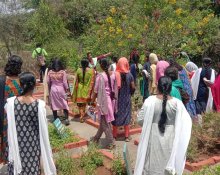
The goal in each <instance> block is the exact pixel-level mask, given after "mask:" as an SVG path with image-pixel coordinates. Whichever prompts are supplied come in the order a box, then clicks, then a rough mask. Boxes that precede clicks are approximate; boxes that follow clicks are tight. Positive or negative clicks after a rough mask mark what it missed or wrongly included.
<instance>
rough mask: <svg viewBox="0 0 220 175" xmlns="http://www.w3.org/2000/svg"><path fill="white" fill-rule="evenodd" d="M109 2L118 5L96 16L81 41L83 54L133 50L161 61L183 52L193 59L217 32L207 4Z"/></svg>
mask: <svg viewBox="0 0 220 175" xmlns="http://www.w3.org/2000/svg"><path fill="white" fill-rule="evenodd" d="M108 2H109V3H110V2H111V3H112V4H114V3H116V2H117V3H118V5H117V6H116V5H109V6H108V8H106V9H105V11H104V12H103V13H102V15H100V16H98V19H99V20H98V23H97V22H96V23H93V24H92V25H91V27H89V28H88V30H87V32H86V33H85V34H83V35H82V36H81V37H80V42H82V43H83V46H84V49H83V50H84V53H85V52H86V51H88V50H90V51H93V52H94V54H101V53H104V52H109V51H111V52H113V53H116V54H117V55H119V56H122V55H125V56H126V55H128V54H129V53H130V51H131V48H132V47H136V48H138V49H139V50H141V51H143V50H145V49H148V50H151V51H153V52H155V53H157V54H160V55H161V56H164V57H169V56H171V55H172V53H173V52H174V51H175V50H183V51H186V52H187V53H188V54H190V55H191V57H192V56H196V55H201V54H202V53H203V52H204V50H206V49H207V48H208V47H209V46H210V45H211V43H212V40H213V38H214V37H215V36H216V35H217V33H218V31H219V24H220V20H219V19H218V17H217V16H215V15H214V11H213V10H212V6H211V5H212V4H210V0H204V1H202V2H201V1H200V0H194V1H191V0H184V1H181V0H157V1H155V0H131V1H123V3H120V1H119V0H118V1H117V0H115V1H108ZM113 2H114V3H113ZM111 3H110V4H111ZM117 3H116V4H117ZM99 13H100V12H99ZM103 14H104V15H103Z"/></svg>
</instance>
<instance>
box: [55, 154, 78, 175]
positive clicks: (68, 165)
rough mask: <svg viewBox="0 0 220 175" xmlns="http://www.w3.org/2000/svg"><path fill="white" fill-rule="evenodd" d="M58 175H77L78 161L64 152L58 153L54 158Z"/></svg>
mask: <svg viewBox="0 0 220 175" xmlns="http://www.w3.org/2000/svg"><path fill="white" fill-rule="evenodd" d="M56 167H57V171H58V175H77V174H78V171H79V161H77V160H75V159H73V158H72V157H71V156H70V154H69V153H68V152H66V151H61V152H59V153H58V155H57V158H56Z"/></svg>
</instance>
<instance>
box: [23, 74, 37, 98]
mask: <svg viewBox="0 0 220 175" xmlns="http://www.w3.org/2000/svg"><path fill="white" fill-rule="evenodd" d="M19 81H20V85H21V89H22V93H21V95H25V94H26V93H28V92H31V91H33V90H34V88H35V85H36V78H35V76H34V74H33V73H31V72H23V73H21V74H20V75H19Z"/></svg>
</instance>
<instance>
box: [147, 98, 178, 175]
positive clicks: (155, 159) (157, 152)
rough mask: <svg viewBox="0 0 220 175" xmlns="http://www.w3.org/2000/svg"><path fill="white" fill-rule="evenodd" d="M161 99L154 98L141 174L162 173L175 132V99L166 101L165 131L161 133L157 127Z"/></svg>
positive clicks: (162, 174)
mask: <svg viewBox="0 0 220 175" xmlns="http://www.w3.org/2000/svg"><path fill="white" fill-rule="evenodd" d="M162 102H163V101H162V100H160V99H156V102H155V109H154V111H155V112H154V117H153V124H152V129H151V133H150V139H149V148H148V150H147V154H146V159H145V166H144V171H143V175H164V174H165V167H166V164H167V162H168V160H169V157H170V155H171V151H172V145H173V140H174V136H175V135H174V133H175V127H174V124H175V115H176V110H177V105H176V101H175V100H168V102H167V107H166V109H167V122H166V128H165V133H164V134H161V133H160V131H159V128H158V123H159V120H160V115H161V111H162Z"/></svg>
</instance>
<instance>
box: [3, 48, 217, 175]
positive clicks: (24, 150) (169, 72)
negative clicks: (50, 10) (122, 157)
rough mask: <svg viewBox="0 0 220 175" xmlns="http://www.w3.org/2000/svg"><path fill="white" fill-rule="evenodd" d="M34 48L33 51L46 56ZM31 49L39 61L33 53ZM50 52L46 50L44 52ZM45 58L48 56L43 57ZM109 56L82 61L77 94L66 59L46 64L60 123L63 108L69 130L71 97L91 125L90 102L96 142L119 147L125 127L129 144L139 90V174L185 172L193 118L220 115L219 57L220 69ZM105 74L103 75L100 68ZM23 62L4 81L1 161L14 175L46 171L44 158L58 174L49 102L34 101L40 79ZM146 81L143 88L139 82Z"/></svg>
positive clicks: (8, 69)
mask: <svg viewBox="0 0 220 175" xmlns="http://www.w3.org/2000/svg"><path fill="white" fill-rule="evenodd" d="M40 49H41V48H38V49H36V50H35V51H34V52H36V53H38V52H44V51H42V50H40ZM34 52H33V56H34ZM45 53H46V52H45ZM45 53H44V54H45ZM110 55H111V53H108V54H104V55H100V56H98V57H95V58H92V56H91V53H88V54H87V57H86V58H84V59H82V60H81V67H80V68H78V70H77V71H76V74H75V81H74V84H73V87H74V88H73V92H70V90H69V83H68V78H67V73H66V71H65V68H64V66H63V65H62V62H61V60H59V59H58V58H54V59H52V61H51V63H50V64H49V66H48V67H47V68H46V66H45V63H42V62H41V61H42V60H43V61H44V58H42V57H41V55H37V56H36V55H35V57H36V58H37V60H38V62H40V64H39V66H40V70H41V72H40V82H44V90H45V97H47V96H48V97H49V98H48V100H46V99H47V98H45V101H46V103H48V104H49V105H50V107H51V109H52V111H53V116H54V120H56V119H57V118H59V119H61V118H60V117H59V116H58V111H60V110H63V114H64V119H61V120H62V122H63V123H64V124H65V125H69V120H68V113H69V106H68V100H67V97H68V96H70V95H71V98H72V100H73V102H75V103H76V104H77V107H78V109H79V114H80V122H84V121H85V117H86V107H87V105H89V106H93V108H94V109H95V110H96V111H97V113H98V117H99V122H100V125H99V128H98V131H97V133H96V134H95V136H94V137H92V138H91V141H93V142H95V143H98V142H99V139H100V137H101V136H102V134H103V132H104V133H105V135H106V138H107V141H108V145H107V148H109V149H112V148H114V147H115V140H117V136H118V134H117V129H118V127H119V126H123V127H124V131H125V132H124V133H125V141H126V142H129V141H130V139H131V137H130V135H129V125H130V122H131V112H132V111H131V109H132V108H131V105H132V103H131V96H132V95H133V94H134V92H135V90H137V89H138V88H137V87H138V86H140V90H141V94H142V96H143V106H142V108H141V109H140V111H139V112H138V116H137V122H138V123H139V125H141V126H142V133H141V138H140V143H139V146H138V153H137V161H136V165H135V170H134V174H135V175H142V174H144V175H154V174H166V173H168V174H169V173H170V174H175V173H176V174H182V172H183V169H184V164H185V158H186V151H187V147H188V144H189V140H190V135H191V127H192V121H197V120H198V118H201V116H202V114H203V113H205V112H209V111H212V110H216V111H217V112H220V76H219V75H220V60H219V63H218V69H219V70H218V71H214V70H213V69H212V68H211V65H212V60H211V59H210V58H203V60H202V62H203V67H202V68H198V67H197V66H196V65H195V64H194V63H193V62H190V61H188V62H187V64H186V65H180V64H178V63H177V61H176V60H174V59H170V60H168V61H166V60H163V59H158V56H157V55H156V54H155V53H149V52H147V53H146V59H145V63H144V65H143V66H142V65H141V64H140V63H139V62H140V56H139V53H138V51H137V50H134V51H133V52H132V53H131V55H130V59H129V60H128V59H127V58H125V57H121V58H119V59H118V58H117V57H115V56H113V57H112V61H111V63H112V64H111V63H110V61H109V60H108V59H107V58H106V57H108V56H110ZM98 63H99V65H100V68H101V70H100V71H98V70H97V65H98ZM21 67H22V59H21V58H20V57H19V56H17V55H13V56H11V57H9V59H8V62H7V64H6V66H5V69H4V71H5V75H3V76H0V104H5V106H4V105H1V106H0V119H1V120H0V129H1V130H0V138H1V142H0V143H1V149H0V161H3V162H7V163H8V171H9V174H16V175H17V174H30V172H31V174H40V172H41V169H40V161H41V159H42V161H43V164H42V165H43V166H44V171H45V174H54V175H55V174H56V167H55V165H54V162H53V158H52V151H51V147H50V142H49V136H48V126H47V119H46V109H45V105H46V103H45V102H44V101H42V100H39V99H36V98H35V97H34V96H33V93H34V89H35V86H36V78H35V76H34V74H33V73H31V72H23V73H21ZM140 76H141V79H142V83H140V85H139V84H138V80H139V77H140Z"/></svg>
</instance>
